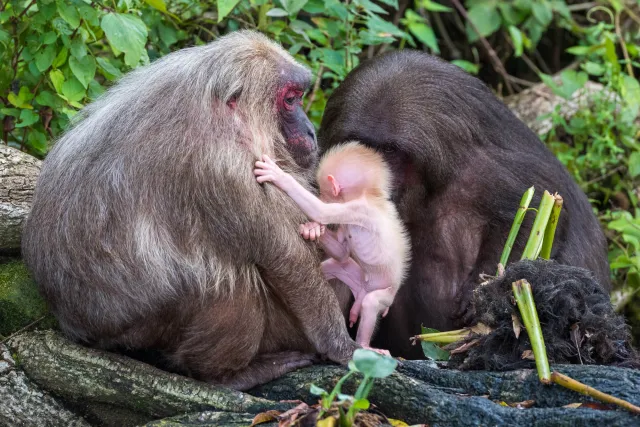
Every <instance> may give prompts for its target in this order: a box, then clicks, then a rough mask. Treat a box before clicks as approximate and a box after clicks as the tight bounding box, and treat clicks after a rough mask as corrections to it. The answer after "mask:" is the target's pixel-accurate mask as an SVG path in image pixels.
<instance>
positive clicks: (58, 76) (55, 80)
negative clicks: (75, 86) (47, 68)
mask: <svg viewBox="0 0 640 427" xmlns="http://www.w3.org/2000/svg"><path fill="white" fill-rule="evenodd" d="M49 79H51V83H52V84H53V87H54V88H56V92H58V93H60V94H61V93H62V84H63V83H64V74H62V71H60V70H53V71H51V72H50V73H49Z"/></svg>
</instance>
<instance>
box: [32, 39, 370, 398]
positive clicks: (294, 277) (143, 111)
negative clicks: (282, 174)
mask: <svg viewBox="0 0 640 427" xmlns="http://www.w3.org/2000/svg"><path fill="white" fill-rule="evenodd" d="M310 78H311V73H310V72H309V70H308V69H306V68H305V67H303V66H302V65H301V64H299V63H297V62H296V61H295V60H294V59H293V58H292V57H291V55H289V54H288V53H287V52H286V51H285V50H284V49H282V48H281V47H280V46H279V45H278V44H276V43H274V42H273V41H271V40H269V39H268V38H267V37H265V36H264V35H262V34H260V33H257V32H252V31H236V32H232V33H230V34H228V35H226V36H224V37H220V38H218V39H217V40H216V41H214V42H212V43H210V44H207V45H204V46H197V47H192V48H188V49H182V50H179V51H176V52H173V53H171V54H169V55H167V56H165V57H163V58H160V59H158V60H157V61H154V62H153V63H151V64H150V65H148V66H145V67H140V68H138V69H136V70H135V71H132V72H131V73H129V74H127V75H126V76H124V77H123V78H122V79H121V80H119V81H118V83H116V84H115V85H114V86H112V87H111V88H110V89H109V90H108V91H107V92H106V93H105V94H104V95H103V96H102V97H100V99H98V100H97V101H95V102H94V103H92V104H90V105H89V106H87V107H86V108H85V109H83V110H82V111H81V112H80V113H79V115H78V116H77V117H76V118H74V126H73V127H72V128H71V129H69V131H68V132H66V134H65V135H64V136H63V137H62V138H61V139H60V140H59V141H58V142H57V143H56V144H55V146H54V147H53V149H52V150H51V152H50V153H49V154H48V155H47V158H46V159H45V161H44V164H43V167H42V171H41V174H40V177H39V181H38V184H37V186H36V190H35V197H34V202H33V207H32V210H31V213H30V216H29V218H28V220H27V223H26V226H25V228H24V233H23V240H22V244H23V247H22V249H23V254H24V258H25V261H26V263H27V265H28V266H29V268H30V270H31V272H32V273H33V276H34V278H35V280H36V281H37V283H38V285H39V287H40V290H41V291H42V293H43V295H44V296H45V297H46V300H47V302H48V303H49V306H50V307H51V309H52V310H53V313H54V314H55V316H56V318H57V319H58V321H59V324H60V327H61V329H62V330H63V331H64V332H65V333H66V335H67V336H69V337H71V338H73V339H75V340H77V341H79V342H83V343H85V344H89V345H92V346H97V347H101V348H107V349H127V350H133V351H140V352H143V351H146V350H156V351H160V353H161V354H162V356H163V357H164V358H165V359H166V360H168V361H169V362H170V363H171V365H172V366H171V367H172V368H173V369H175V370H177V371H179V372H182V373H188V374H190V375H192V376H194V377H196V378H198V379H201V380H205V381H210V382H212V383H217V384H223V385H226V386H229V387H232V388H236V389H240V390H246V389H249V388H251V387H253V386H255V385H257V384H261V383H264V382H267V381H270V380H272V379H274V378H276V377H278V376H280V375H283V374H284V373H286V372H289V371H291V370H294V369H297V368H300V367H302V366H307V365H310V364H311V363H312V362H313V361H314V360H315V359H316V358H317V357H318V355H320V356H322V357H324V358H327V359H330V360H332V361H335V362H340V363H346V362H348V361H349V360H350V359H351V357H352V355H353V352H354V350H355V349H356V348H358V345H357V344H356V343H355V341H354V340H352V339H351V338H350V336H349V332H348V329H347V325H346V322H345V319H344V315H343V313H342V311H341V308H340V305H339V304H338V299H337V297H336V294H335V292H334V290H333V289H332V288H331V286H330V284H329V283H328V282H327V281H326V280H325V279H324V277H323V275H322V271H321V269H320V267H319V264H320V254H319V252H320V251H318V250H317V248H316V247H314V245H311V244H309V242H305V241H304V240H303V239H301V238H300V236H299V235H298V233H297V227H298V225H299V224H300V223H301V222H303V221H305V217H304V215H303V214H302V213H301V212H300V211H299V209H296V206H295V204H294V202H293V201H292V200H291V199H290V198H289V197H287V195H286V194H284V193H282V191H280V190H278V189H277V188H274V187H272V186H269V187H268V188H264V187H263V186H260V185H258V184H257V183H256V180H255V177H254V176H253V173H252V169H253V164H254V162H255V160H256V159H258V158H260V157H261V156H262V154H268V155H270V156H273V157H277V158H279V159H281V160H282V167H283V169H284V170H286V171H287V172H289V173H290V174H291V175H292V176H293V177H294V179H296V180H298V181H299V182H300V184H301V185H305V186H310V184H309V180H310V178H311V177H312V174H313V167H315V163H316V158H317V143H316V138H315V132H314V129H313V126H312V124H311V122H310V121H309V119H308V118H307V116H306V115H305V113H304V110H303V108H302V105H301V104H302V96H303V94H304V92H305V91H306V90H307V89H308V87H309V84H310ZM283 259H286V260H287V262H286V263H285V262H283ZM313 266H315V268H314V267H313Z"/></svg>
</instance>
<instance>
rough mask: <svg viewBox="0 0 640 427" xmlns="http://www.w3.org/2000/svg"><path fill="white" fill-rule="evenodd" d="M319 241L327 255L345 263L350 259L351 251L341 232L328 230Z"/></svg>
mask: <svg viewBox="0 0 640 427" xmlns="http://www.w3.org/2000/svg"><path fill="white" fill-rule="evenodd" d="M319 241H320V245H321V246H322V249H324V251H325V253H326V254H327V255H329V256H330V257H331V258H333V259H335V260H338V261H345V260H346V259H347V258H349V249H348V248H347V245H346V244H345V241H344V236H342V235H341V233H340V231H338V232H334V231H332V230H329V229H326V230H325V232H324V234H322V235H321V236H320V240H319Z"/></svg>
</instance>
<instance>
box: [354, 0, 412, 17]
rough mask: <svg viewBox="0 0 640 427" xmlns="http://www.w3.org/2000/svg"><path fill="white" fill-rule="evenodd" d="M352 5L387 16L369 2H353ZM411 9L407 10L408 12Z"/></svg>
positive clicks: (384, 11)
mask: <svg viewBox="0 0 640 427" xmlns="http://www.w3.org/2000/svg"><path fill="white" fill-rule="evenodd" d="M354 4H356V5H358V6H360V7H362V8H363V9H364V10H366V11H367V12H373V13H378V14H380V15H388V14H389V13H388V12H387V11H386V10H384V9H383V8H381V7H380V6H378V5H377V4H375V3H374V2H372V1H370V0H354ZM409 10H411V9H408V10H407V11H409Z"/></svg>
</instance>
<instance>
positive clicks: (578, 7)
mask: <svg viewBox="0 0 640 427" xmlns="http://www.w3.org/2000/svg"><path fill="white" fill-rule="evenodd" d="M597 5H598V3H597V2H595V1H594V2H590V3H579V4H572V5H569V6H567V9H569V11H570V12H579V11H581V10H587V9H591V8H592V7H594V6H597Z"/></svg>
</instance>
